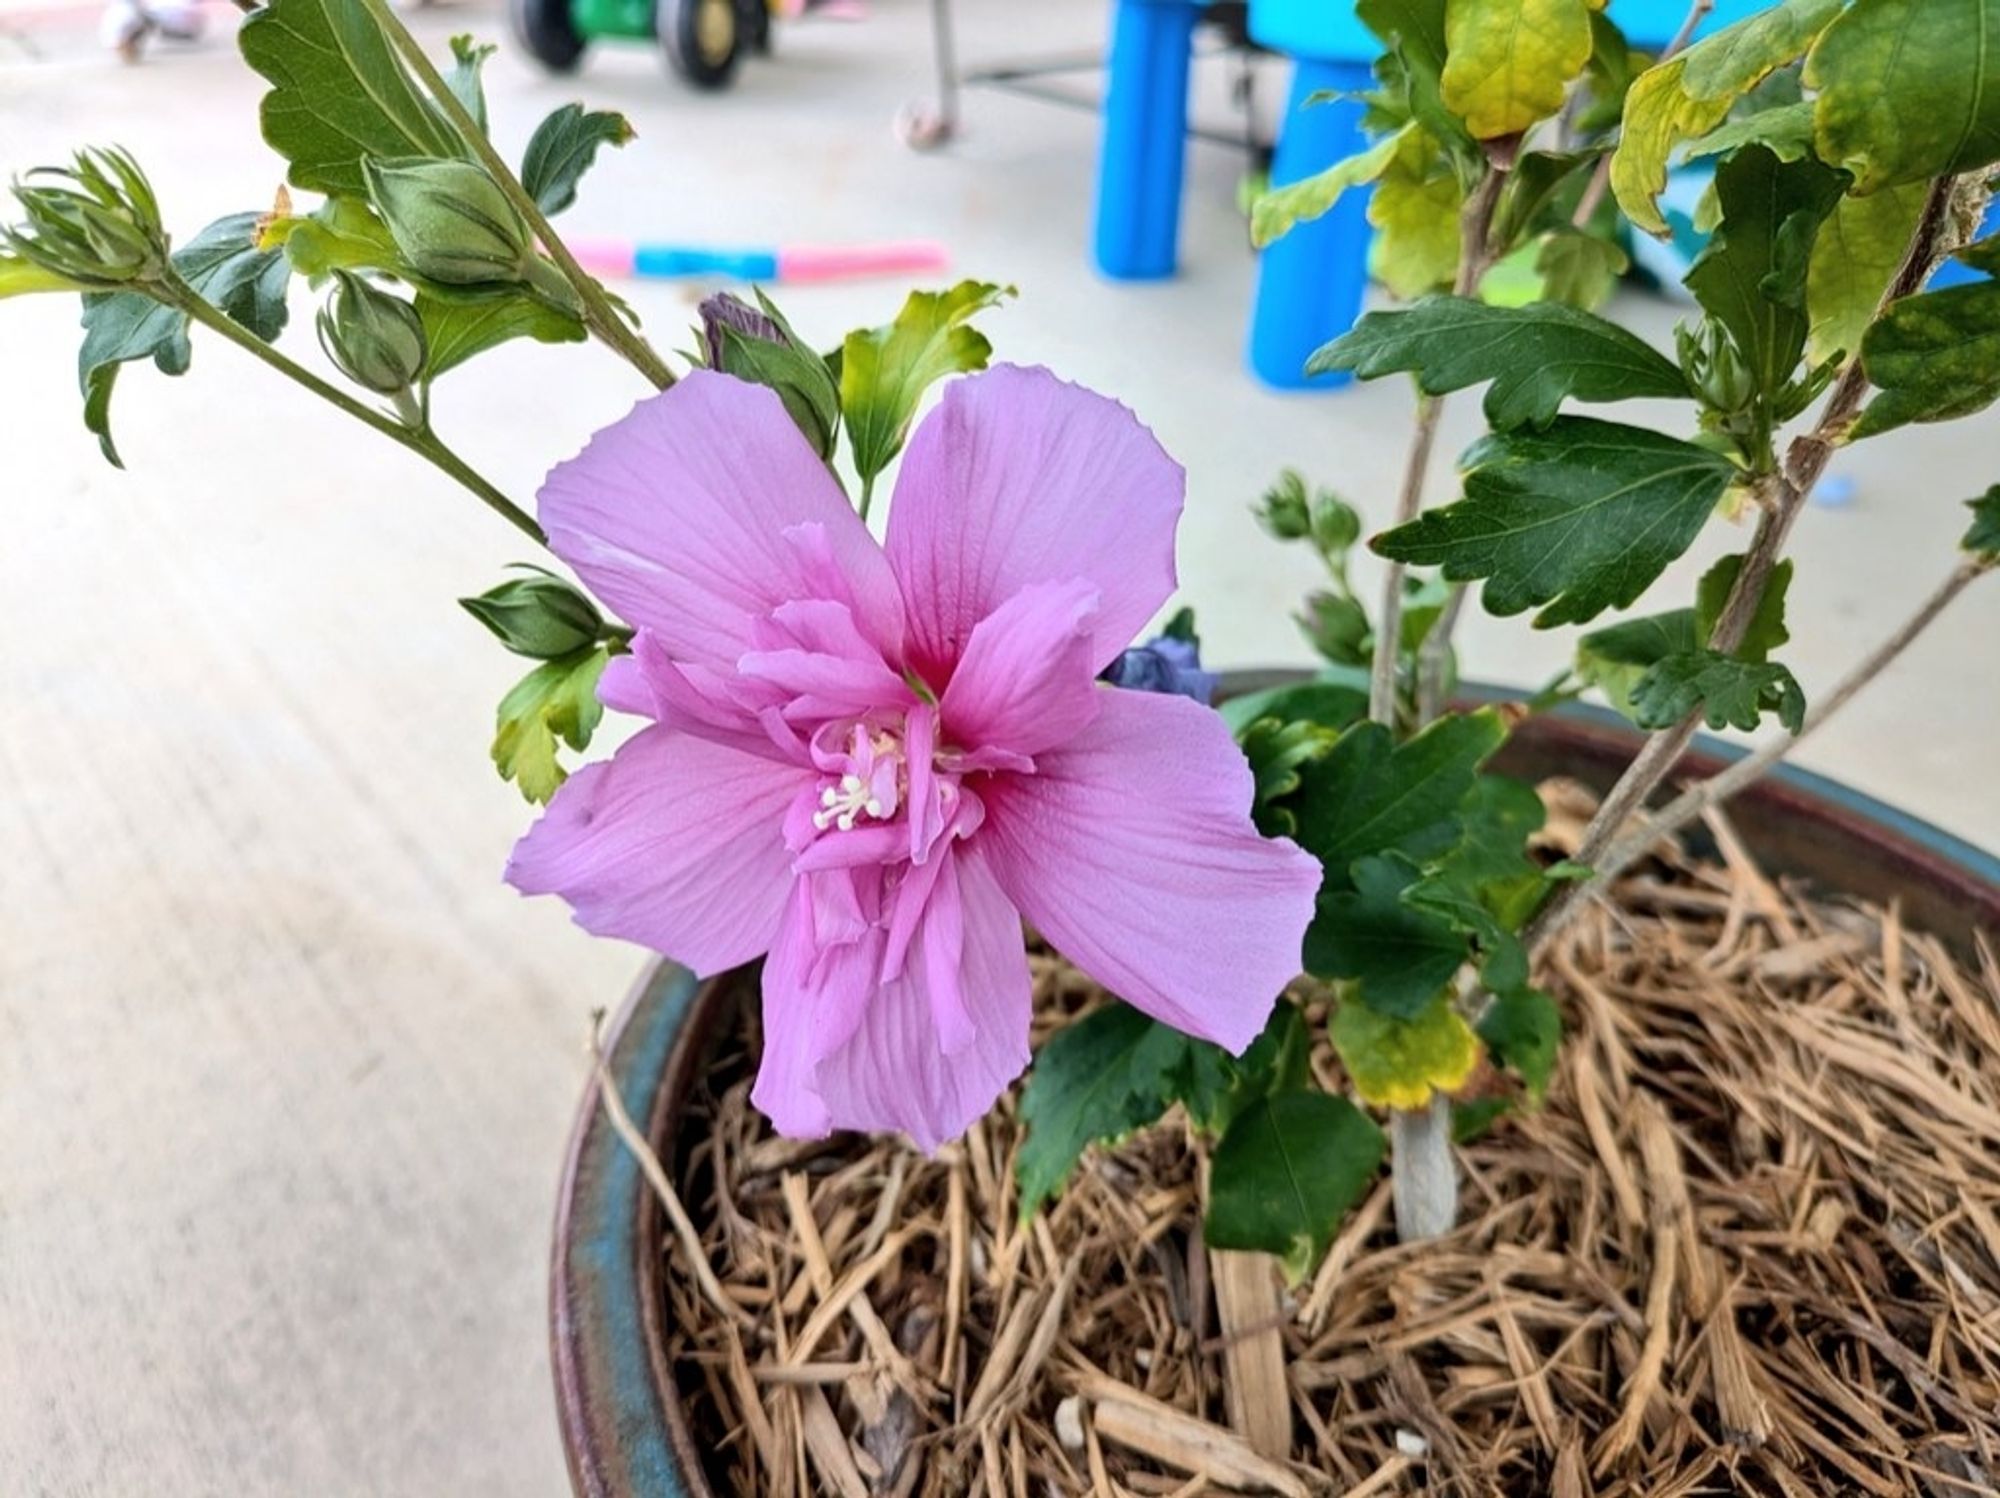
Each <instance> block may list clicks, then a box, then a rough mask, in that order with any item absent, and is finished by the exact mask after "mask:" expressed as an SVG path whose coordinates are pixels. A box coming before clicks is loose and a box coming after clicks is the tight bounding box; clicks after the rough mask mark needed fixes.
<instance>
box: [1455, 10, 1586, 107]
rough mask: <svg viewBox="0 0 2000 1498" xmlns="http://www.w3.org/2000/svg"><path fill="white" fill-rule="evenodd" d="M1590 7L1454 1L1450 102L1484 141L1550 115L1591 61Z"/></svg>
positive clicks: (1561, 104) (1561, 103) (1560, 105)
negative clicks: (1571, 83) (1586, 64)
mask: <svg viewBox="0 0 2000 1498" xmlns="http://www.w3.org/2000/svg"><path fill="white" fill-rule="evenodd" d="M1590 11H1591V7H1590V6H1588V5H1586V4H1585V3H1584V0H1450V3H1449V4H1448V5H1447V6H1446V8H1445V46H1446V53H1445V62H1444V73H1443V78H1442V84H1443V95H1444V102H1445V105H1446V106H1447V107H1448V108H1449V109H1450V110H1451V111H1452V112H1453V113H1454V114H1456V115H1458V116H1459V117H1460V118H1461V119H1463V120H1464V121H1465V125H1466V128H1467V129H1468V130H1470V131H1471V132H1472V134H1473V135H1474V137H1476V138H1477V139H1479V140H1493V139H1496V138H1498V137H1501V136H1508V135H1521V134H1523V133H1525V132H1526V131H1527V130H1528V128H1529V127H1530V126H1532V125H1535V124H1537V123H1539V122H1540V121H1542V120H1546V119H1549V118H1550V117H1551V116H1553V115H1555V114H1556V113H1557V112H1558V111H1560V110H1561V109H1562V107H1563V101H1564V99H1565V98H1566V97H1567V95H1568V91H1569V85H1570V82H1571V80H1573V79H1574V78H1576V77H1577V76H1578V75H1579V74H1581V73H1582V72H1583V69H1584V64H1585V63H1587V62H1589V61H1590V55H1591V49H1592V36H1591V26H1590Z"/></svg>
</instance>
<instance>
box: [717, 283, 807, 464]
mask: <svg viewBox="0 0 2000 1498" xmlns="http://www.w3.org/2000/svg"><path fill="white" fill-rule="evenodd" d="M757 301H758V304H759V306H761V307H762V308H763V310H762V311H761V312H760V311H758V310H757V308H756V307H752V306H751V305H750V304H749V303H748V302H746V301H744V300H742V298H740V297H735V296H731V295H730V294H729V293H728V292H722V293H719V294H718V295H716V296H712V297H710V298H709V299H708V300H707V301H705V302H703V303H702V304H701V344H702V353H703V355H704V357H705V358H706V359H707V361H708V367H709V368H710V369H719V370H721V371H722V372H723V373H724V374H732V375H735V376H736V378H737V379H739V380H748V381H749V382H750V383H751V384H753V385H768V386H769V387H770V388H771V389H773V390H775V391H777V392H778V399H779V400H781V401H783V402H784V403H785V410H786V412H787V414H789V415H790V416H791V418H792V421H793V423H794V424H795V425H796V426H797V427H798V429H799V430H800V431H801V432H804V433H805V436H806V440H807V441H808V442H810V443H811V444H812V445H813V450H814V451H815V452H817V453H818V454H819V455H820V456H821V457H822V458H830V457H832V456H833V446H834V439H835V438H836V436H837V435H838V433H839V431H840V386H839V384H838V383H837V382H836V381H835V380H834V378H833V371H832V370H830V369H828V368H827V367H826V360H824V359H822V358H821V357H820V356H819V355H818V354H816V353H814V352H813V351H812V349H810V348H808V347H807V346H806V344H805V343H804V342H803V341H802V340H801V339H800V338H799V337H798V335H797V334H795V333H794V332H793V331H792V328H791V324H790V323H788V322H786V321H785V318H784V314H783V313H781V312H779V311H778V309H777V307H776V306H775V305H773V303H772V302H771V299H770V298H769V297H767V296H765V295H764V293H763V292H761V291H760V292H758V293H757Z"/></svg>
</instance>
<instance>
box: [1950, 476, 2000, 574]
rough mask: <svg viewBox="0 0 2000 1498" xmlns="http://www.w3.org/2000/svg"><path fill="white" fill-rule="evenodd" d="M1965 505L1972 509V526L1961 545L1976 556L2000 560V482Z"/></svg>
mask: <svg viewBox="0 0 2000 1498" xmlns="http://www.w3.org/2000/svg"><path fill="white" fill-rule="evenodd" d="M1965 506H1966V508H1967V509H1969V510H1971V511H1972V527H1971V529H1969V530H1968V531H1966V533H1965V539H1964V540H1963V541H1961V542H1959V543H1958V544H1959V546H1960V547H1962V548H1963V549H1964V550H1966V551H1969V552H1971V553H1972V554H1973V555H1974V556H1977V557H1985V558H1988V559H1994V560H2000V484H1995V485H1994V486H1993V487H1992V488H1991V489H1988V490H1987V491H1986V492H1985V493H1984V494H1982V495H1980V496H1979V498H1977V499H1968V500H1967V501H1966V502H1965Z"/></svg>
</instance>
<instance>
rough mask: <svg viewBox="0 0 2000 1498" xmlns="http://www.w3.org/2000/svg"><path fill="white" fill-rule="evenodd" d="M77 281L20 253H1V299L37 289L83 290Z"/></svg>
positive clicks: (23, 294)
mask: <svg viewBox="0 0 2000 1498" xmlns="http://www.w3.org/2000/svg"><path fill="white" fill-rule="evenodd" d="M83 289H84V288H83V287H82V286H81V285H79V284H78V283H77V282H75V281H71V280H68V279H66V278H65V277H62V276H59V275H57V274H56V273H55V272H54V271H50V270H43V269H42V268H41V267H40V266H39V265H35V264H33V263H31V262H29V261H26V260H23V259H21V258H20V256H18V255H0V300H5V299H6V298H7V297H10V296H27V295H29V294H30V293H32V292H37V291H82V290H83Z"/></svg>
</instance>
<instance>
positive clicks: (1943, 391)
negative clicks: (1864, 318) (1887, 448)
mask: <svg viewBox="0 0 2000 1498" xmlns="http://www.w3.org/2000/svg"><path fill="white" fill-rule="evenodd" d="M1861 363H1862V367H1863V368H1864V369H1866V370H1867V372H1868V378H1869V379H1870V380H1872V381H1874V383H1875V384H1876V385H1878V386H1880V387H1881V392H1882V393H1881V394H1880V395H1878V396H1876V397H1875V399H1874V400H1872V401H1871V402H1869V404H1868V409H1867V410H1865V411H1863V412H1862V413H1861V419H1860V421H1858V422H1856V423H1855V427H1854V436H1855V437H1856V438H1857V439H1859V438H1863V437H1874V436H1877V435H1879V434H1881V433H1883V432H1889V431H1894V430H1895V429H1896V428H1897V427H1900V426H1907V425H1908V424H1910V423H1911V422H1931V421H1950V420H1953V419H1954V418H1956V417H1960V416H1970V415H1972V414H1973V413H1974V412H1976V411H1983V410H1985V409H1986V408H1987V407H1988V406H1990V405H1992V404H1993V403H1994V401H1996V400H2000V281H1974V282H1971V283H1970V284H1968V285H1964V286H1953V287H1950V288H1948V289H1946V290H1944V291H1930V292H1925V293H1924V294H1923V295H1921V296H1911V297H1904V298H1903V299H1902V300H1901V301H1899V302H1897V303H1896V304H1895V305H1894V306H1893V307H1891V308H1890V309H1889V310H1888V311H1887V312H1885V313H1884V314H1883V315H1882V317H1881V318H1880V320H1878V321H1877V322H1876V323H1875V325H1874V326H1873V327H1871V328H1869V330H1868V333H1867V336H1866V337H1864V338H1863V339H1862V340H1861Z"/></svg>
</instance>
